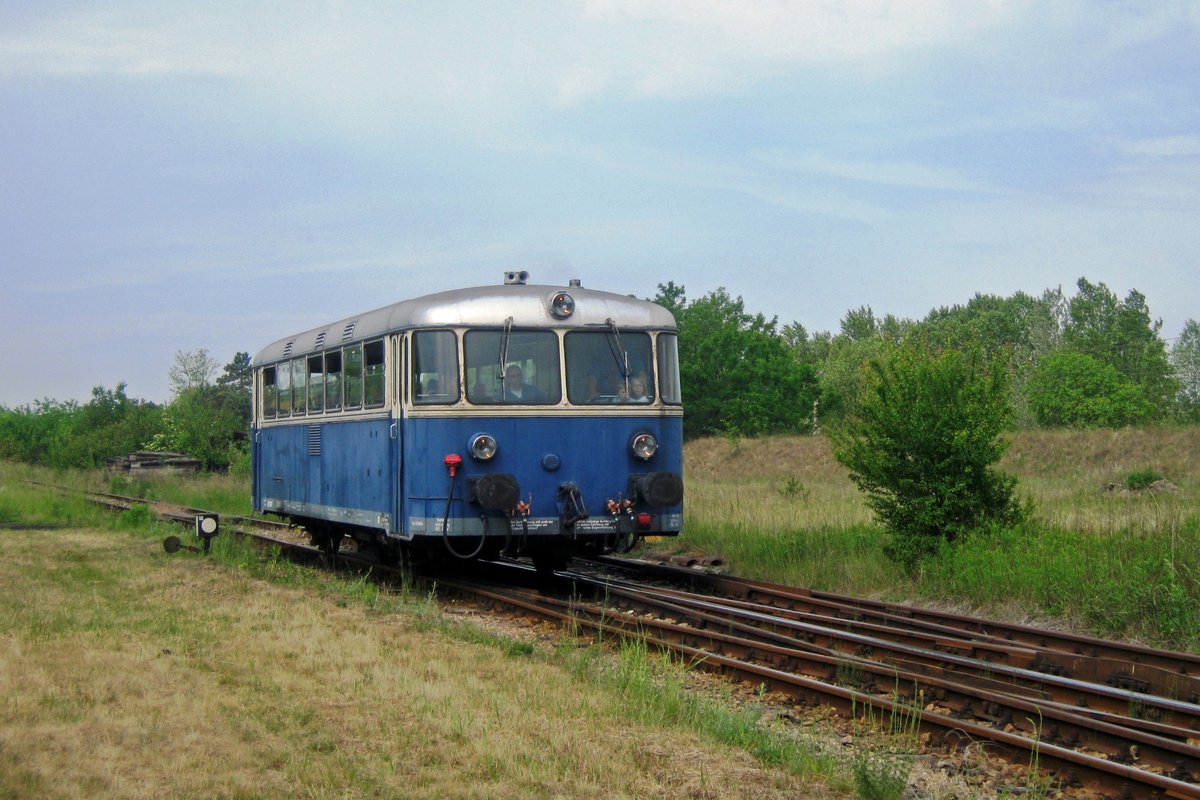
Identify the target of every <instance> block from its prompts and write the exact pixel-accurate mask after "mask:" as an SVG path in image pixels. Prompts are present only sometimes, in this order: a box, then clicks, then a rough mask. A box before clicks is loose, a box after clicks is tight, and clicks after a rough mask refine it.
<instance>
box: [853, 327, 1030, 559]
mask: <svg viewBox="0 0 1200 800" xmlns="http://www.w3.org/2000/svg"><path fill="white" fill-rule="evenodd" d="M870 372H871V376H872V377H871V382H870V391H869V392H868V393H867V394H866V396H865V397H864V398H863V400H862V403H861V406H860V408H859V411H858V414H857V415H856V416H855V417H852V418H850V419H848V420H847V422H846V425H845V427H844V428H842V429H841V430H840V431H837V432H835V434H834V445H835V446H834V454H835V456H836V457H837V459H838V461H840V462H841V463H842V464H843V465H844V466H845V467H846V468H847V469H849V470H850V478H851V480H853V481H854V482H855V483H856V484H857V485H858V487H859V489H861V490H862V491H863V492H865V493H866V495H867V503H868V505H869V506H870V507H871V509H872V510H873V511H874V512H875V516H876V519H878V520H879V522H880V523H882V524H883V525H884V526H885V527H886V528H887V529H888V531H889V533H890V534H891V541H890V543H889V545H888V553H889V555H891V556H892V557H893V558H895V559H896V560H897V561H899V562H900V563H901V564H903V565H905V566H906V567H909V568H912V567H914V566H915V565H916V564H917V563H918V562H919V561H920V560H921V559H922V558H924V557H925V556H927V555H929V554H930V553H933V552H935V551H936V550H937V548H938V547H939V546H940V545H941V543H942V542H953V541H955V540H957V539H959V538H960V537H962V536H963V535H964V534H967V533H969V532H971V531H975V530H979V529H981V528H984V527H986V526H987V525H989V524H1001V525H1011V524H1015V523H1016V522H1018V521H1019V520H1020V519H1021V518H1022V517H1023V515H1024V511H1023V509H1022V508H1021V505H1020V504H1019V503H1018V502H1017V500H1016V499H1015V497H1014V490H1015V488H1016V478H1014V477H1012V476H1010V475H1007V474H1005V473H1002V472H1000V471H998V470H996V469H995V464H996V463H997V462H998V461H999V460H1000V456H1001V455H1002V454H1003V453H1004V450H1005V448H1006V447H1007V442H1006V441H1004V440H1003V439H1002V438H1001V435H1002V433H1003V431H1004V430H1005V428H1006V425H1007V423H1008V420H1009V414H1010V408H1009V403H1008V392H1007V386H1006V375H1005V372H1004V369H1003V368H1002V366H1001V365H1000V364H999V363H998V362H988V361H986V360H985V359H984V358H983V356H982V354H981V352H980V350H979V349H978V348H976V349H974V350H972V351H970V352H966V353H963V352H959V351H956V350H947V351H943V352H941V353H940V354H935V353H933V352H931V350H930V349H929V346H928V343H927V342H925V341H923V340H919V339H917V338H915V337H910V339H909V340H906V342H905V343H904V344H903V345H900V346H898V347H892V348H890V349H889V351H888V352H887V353H886V354H885V355H884V356H883V357H882V358H879V359H876V360H873V361H872V362H871V364H870Z"/></svg>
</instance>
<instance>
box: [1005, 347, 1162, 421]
mask: <svg viewBox="0 0 1200 800" xmlns="http://www.w3.org/2000/svg"><path fill="white" fill-rule="evenodd" d="M1026 391H1027V392H1028V395H1029V407H1030V409H1031V410H1032V411H1033V414H1034V416H1035V417H1036V418H1037V421H1038V423H1040V424H1042V425H1049V426H1063V427H1072V428H1119V427H1122V426H1124V425H1133V424H1135V423H1137V422H1141V421H1142V420H1145V419H1146V418H1147V417H1148V416H1149V415H1150V412H1151V410H1152V408H1151V406H1150V404H1149V403H1148V402H1146V399H1145V396H1144V395H1143V394H1142V390H1141V389H1140V388H1139V387H1138V386H1137V384H1135V383H1133V382H1132V381H1130V380H1129V379H1128V378H1126V377H1125V376H1124V375H1122V374H1121V373H1119V372H1118V371H1117V370H1116V368H1115V367H1113V366H1112V365H1110V364H1105V363H1103V362H1101V361H1098V360H1097V359H1095V358H1093V357H1092V356H1089V355H1085V354H1083V353H1077V352H1074V351H1070V350H1060V351H1058V352H1057V353H1052V354H1051V355H1049V356H1046V357H1045V358H1044V359H1042V360H1041V362H1040V363H1039V364H1038V365H1037V366H1036V367H1035V368H1034V370H1033V375H1032V376H1031V377H1030V379H1029V383H1028V385H1027V387H1026Z"/></svg>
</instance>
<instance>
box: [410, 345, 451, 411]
mask: <svg viewBox="0 0 1200 800" xmlns="http://www.w3.org/2000/svg"><path fill="white" fill-rule="evenodd" d="M412 391H413V402H414V403H416V404H417V405H446V404H449V403H457V402H458V396H459V395H458V338H457V337H456V336H455V334H454V331H417V332H416V333H414V334H413V337H412Z"/></svg>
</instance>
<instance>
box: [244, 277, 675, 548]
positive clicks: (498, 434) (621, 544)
mask: <svg viewBox="0 0 1200 800" xmlns="http://www.w3.org/2000/svg"><path fill="white" fill-rule="evenodd" d="M527 279H528V275H527V273H524V272H511V273H508V274H507V275H506V276H505V280H504V283H503V284H501V285H496V286H490V287H477V288H469V289H460V290H455V291H448V292H442V293H439V294H433V295H428V296H426V297H419V298H415V299H412V300H404V301H402V302H399V303H395V304H394V305H390V306H386V307H384V308H380V309H377V310H374V311H369V312H366V313H363V314H360V315H358V316H354V317H350V318H348V319H344V320H339V321H338V322H334V323H331V324H329V325H325V326H322V327H319V328H314V329H312V330H309V331H305V332H303V333H299V334H296V335H294V336H288V337H286V338H283V339H280V340H279V341H277V342H275V343H273V344H271V345H268V346H267V347H265V348H264V349H263V350H262V351H261V352H259V353H258V355H256V356H255V358H254V371H255V390H254V395H255V396H254V423H253V431H252V433H253V495H254V509H255V510H256V511H258V512H265V513H272V514H277V515H281V516H283V517H286V518H288V519H290V520H292V521H293V522H295V523H297V524H299V525H303V526H304V527H305V529H306V530H307V531H308V533H309V534H310V536H311V537H312V540H313V542H314V543H316V544H318V545H320V546H322V547H324V548H326V549H328V550H331V551H336V550H337V549H338V547H339V545H340V543H341V542H342V541H343V540H344V537H347V536H349V537H352V538H353V539H354V540H355V542H356V544H357V546H358V548H359V549H360V551H371V552H375V553H378V554H379V555H380V557H383V558H388V559H391V558H396V557H398V556H400V555H413V556H417V557H431V556H432V557H437V556H439V555H443V556H449V557H457V558H463V559H471V558H477V557H493V556H496V555H497V554H504V555H509V556H517V555H522V556H528V557H530V558H532V559H533V561H534V563H535V564H536V565H537V566H538V568H539V569H540V570H548V569H554V568H556V567H558V566H560V565H561V564H562V563H564V562H565V560H566V559H567V558H569V557H570V556H572V555H575V554H579V553H589V552H596V553H600V552H608V551H612V550H625V549H628V548H629V547H632V545H633V544H635V543H636V542H637V541H638V540H639V539H640V538H641V537H644V536H647V535H655V536H673V535H676V534H678V533H679V531H680V528H681V526H682V523H683V463H682V461H683V432H682V422H683V409H682V406H681V394H680V385H679V363H678V351H677V344H676V342H677V340H676V327H675V320H674V318H673V317H672V316H671V314H670V312H668V311H667V310H666V309H664V308H662V307H661V306H659V305H656V304H654V303H651V302H648V301H644V300H637V299H634V298H631V297H626V296H623V295H619V294H613V293H609V292H600V291H594V290H591V289H586V288H583V287H582V286H581V285H580V283H579V281H575V280H572V281H571V282H570V284H569V285H568V286H565V287H560V286H534V285H528V282H527Z"/></svg>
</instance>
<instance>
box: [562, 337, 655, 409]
mask: <svg viewBox="0 0 1200 800" xmlns="http://www.w3.org/2000/svg"><path fill="white" fill-rule="evenodd" d="M564 345H565V350H566V355H567V397H568V398H569V399H570V401H571V402H572V403H574V404H576V405H581V404H597V403H601V404H603V403H650V402H653V401H654V389H655V387H654V370H653V368H652V365H653V363H654V360H653V358H652V357H651V346H650V335H649V334H648V333H643V332H640V331H622V330H615V331H614V330H612V329H608V330H604V331H572V332H570V333H568V334H567V336H566V340H565V343H564Z"/></svg>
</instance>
